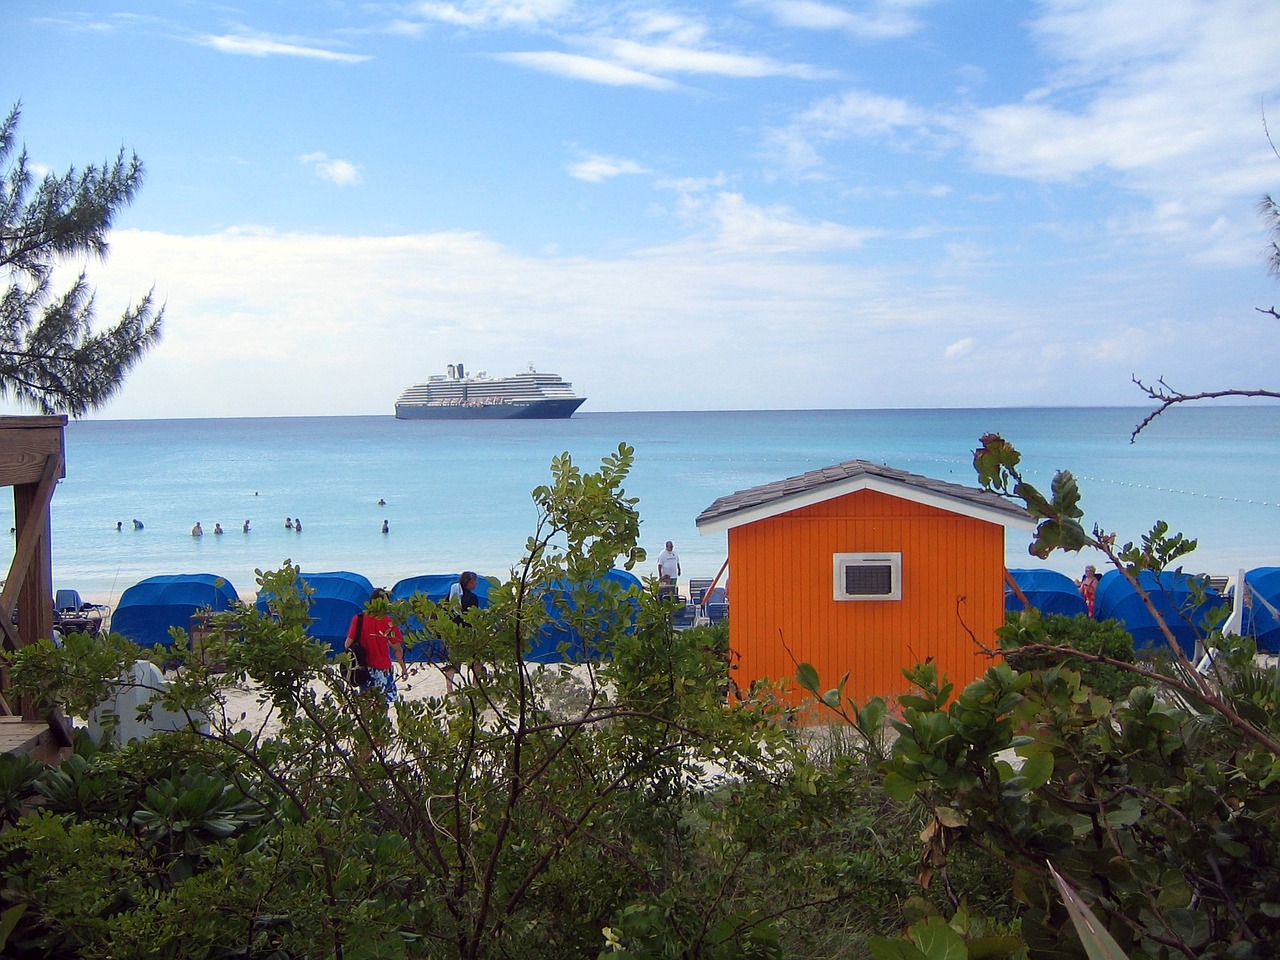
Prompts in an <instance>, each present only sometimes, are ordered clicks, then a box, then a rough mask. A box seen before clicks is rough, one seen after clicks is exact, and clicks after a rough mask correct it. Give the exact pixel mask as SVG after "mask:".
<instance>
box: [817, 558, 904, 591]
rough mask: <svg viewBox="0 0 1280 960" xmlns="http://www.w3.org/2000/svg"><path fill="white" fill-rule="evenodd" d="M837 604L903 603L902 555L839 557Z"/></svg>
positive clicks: (835, 581)
mask: <svg viewBox="0 0 1280 960" xmlns="http://www.w3.org/2000/svg"><path fill="white" fill-rule="evenodd" d="M833 560H834V563H833V567H834V570H835V576H834V583H833V587H834V597H835V599H836V600H901V599H902V554H901V553H837V554H835V555H834V557H833Z"/></svg>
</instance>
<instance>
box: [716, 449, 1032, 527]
mask: <svg viewBox="0 0 1280 960" xmlns="http://www.w3.org/2000/svg"><path fill="white" fill-rule="evenodd" d="M859 490H876V491H879V492H881V493H886V494H889V495H890V496H894V497H900V498H902V499H904V500H911V501H914V502H916V503H924V504H928V505H930V506H934V507H938V508H939V509H941V510H947V511H949V512H951V513H958V514H961V515H963V516H968V517H974V518H976V519H979V520H986V521H988V522H990V523H997V524H1000V525H1001V526H1005V527H1010V526H1012V527H1023V528H1025V529H1028V530H1030V529H1032V528H1034V526H1035V524H1034V523H1033V521H1032V520H1031V517H1030V515H1029V514H1028V513H1027V511H1026V510H1024V509H1023V508H1022V507H1020V506H1017V505H1016V504H1013V503H1010V502H1009V501H1008V500H1005V499H1004V498H1003V497H1000V496H997V495H996V494H994V493H990V492H988V491H986V490H982V489H979V488H978V487H965V486H961V485H960V484H958V483H948V482H947V481H945V480H935V479H933V478H932V477H922V476H920V475H919V474H915V473H907V471H905V470H895V469H894V468H893V467H886V466H884V465H882V464H878V463H871V462H869V461H867V460H846V461H845V462H844V463H837V464H834V465H833V466H830V467H823V468H821V469H820V470H810V471H809V472H808V473H802V474H800V475H799V476H796V477H787V479H785V480H775V481H774V482H773V483H766V484H763V485H761V486H758V487H751V488H750V489H748V490H739V491H738V492H737V493H730V494H727V495H726V496H723V497H720V498H719V499H718V500H716V502H715V503H713V504H711V506H709V507H707V509H705V510H703V511H702V513H700V514H699V515H698V519H697V525H698V531H699V532H700V533H704V534H705V533H718V532H720V531H721V530H728V529H730V528H732V527H740V526H742V525H743V524H747V523H754V522H755V521H757V520H764V519H766V518H768V517H774V516H777V515H779V514H782V513H789V512H790V511H792V510H797V509H799V508H800V507H807V506H810V505H812V504H815V503H822V502H823V501H826V500H834V499H835V498H836V497H842V496H844V495H845V494H849V493H856V492H857V491H859Z"/></svg>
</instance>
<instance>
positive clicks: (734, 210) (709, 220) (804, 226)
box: [671, 190, 882, 256]
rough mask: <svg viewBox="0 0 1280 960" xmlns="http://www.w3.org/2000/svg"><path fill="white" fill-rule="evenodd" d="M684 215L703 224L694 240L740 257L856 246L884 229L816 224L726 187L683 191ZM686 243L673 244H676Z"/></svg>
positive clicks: (787, 210)
mask: <svg viewBox="0 0 1280 960" xmlns="http://www.w3.org/2000/svg"><path fill="white" fill-rule="evenodd" d="M679 212H680V215H681V216H682V217H683V218H684V219H685V221H686V222H688V223H690V224H692V225H695V226H700V227H703V228H705V230H706V235H705V236H704V237H702V238H701V239H700V240H698V241H696V242H697V243H698V244H702V245H705V244H708V243H709V244H710V245H711V246H713V247H714V248H715V249H718V250H722V251H724V250H728V251H733V252H735V253H737V254H741V255H750V256H775V255H793V256H794V255H807V254H813V253H820V252H823V251H831V250H855V249H857V248H859V247H861V246H862V245H863V244H864V243H865V242H866V241H867V240H869V239H871V238H873V237H877V236H881V235H882V231H879V230H871V229H862V228H857V227H849V226H846V225H844V224H839V223H832V222H830V221H826V220H823V221H818V222H816V223H815V222H812V221H809V220H806V219H805V218H803V217H801V216H800V215H798V214H797V213H796V212H795V211H794V210H793V209H791V208H790V207H787V206H786V205H784V204H773V205H770V206H759V205H757V204H753V203H750V202H748V201H747V200H746V198H745V197H743V195H742V194H740V193H734V192H730V191H727V190H722V191H716V192H714V193H711V194H710V195H706V194H703V193H693V192H688V193H683V194H682V195H681V197H680V204H679ZM683 245H685V244H676V245H673V247H672V248H671V249H674V248H675V247H679V246H683Z"/></svg>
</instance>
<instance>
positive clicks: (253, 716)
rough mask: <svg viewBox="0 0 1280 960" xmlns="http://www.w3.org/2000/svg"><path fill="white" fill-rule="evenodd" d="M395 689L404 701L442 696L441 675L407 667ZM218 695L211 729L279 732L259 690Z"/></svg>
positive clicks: (238, 688)
mask: <svg viewBox="0 0 1280 960" xmlns="http://www.w3.org/2000/svg"><path fill="white" fill-rule="evenodd" d="M311 686H312V689H313V690H314V691H316V693H317V694H320V693H323V692H324V689H325V688H324V685H323V684H321V683H320V682H319V681H312V684H311ZM396 686H397V688H398V690H399V692H400V696H401V698H402V699H405V700H426V699H428V698H430V697H443V696H444V695H445V682H444V674H443V673H441V672H440V670H439V668H438V667H436V666H434V665H432V664H424V663H417V664H410V665H409V677H408V679H407V680H403V679H401V678H400V675H399V673H398V672H397V674H396ZM222 695H223V697H224V699H225V704H224V706H223V715H222V717H215V718H214V726H215V727H218V726H222V725H223V724H224V723H225V725H226V726H227V728H228V729H230V730H232V731H234V730H238V729H242V728H243V729H247V730H250V731H253V732H254V733H260V734H261V735H263V736H274V735H275V734H276V733H278V732H279V730H280V718H279V715H278V714H277V713H276V712H275V710H274V709H273V708H272V706H271V702H270V700H269V699H268V698H267V697H266V695H265V694H264V693H263V691H262V689H261V688H260V687H257V686H254V685H251V684H246V685H230V684H229V685H227V686H225V687H223V688H222Z"/></svg>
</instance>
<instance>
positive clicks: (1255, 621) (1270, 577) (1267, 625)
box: [1236, 567, 1280, 653]
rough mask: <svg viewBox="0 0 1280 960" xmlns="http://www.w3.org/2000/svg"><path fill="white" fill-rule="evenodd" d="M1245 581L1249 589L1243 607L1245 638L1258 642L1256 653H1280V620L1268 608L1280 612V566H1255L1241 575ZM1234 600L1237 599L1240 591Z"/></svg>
mask: <svg viewBox="0 0 1280 960" xmlns="http://www.w3.org/2000/svg"><path fill="white" fill-rule="evenodd" d="M1244 582H1245V585H1246V586H1247V587H1248V588H1249V591H1248V594H1249V596H1248V601H1247V605H1246V606H1245V608H1244V633H1245V635H1246V636H1250V637H1253V638H1254V639H1255V640H1256V641H1257V644H1258V652H1259V653H1280V620H1278V619H1277V618H1276V615H1275V614H1274V613H1272V612H1271V611H1270V610H1268V609H1267V604H1268V603H1269V604H1271V606H1272V607H1273V608H1275V609H1276V610H1280V567H1255V568H1254V569H1253V570H1250V571H1249V572H1248V573H1246V574H1245V575H1244ZM1236 597H1237V600H1238V599H1239V597H1240V592H1239V591H1238V592H1237V593H1236ZM1261 600H1265V601H1266V603H1262V602H1260V601H1261Z"/></svg>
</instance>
